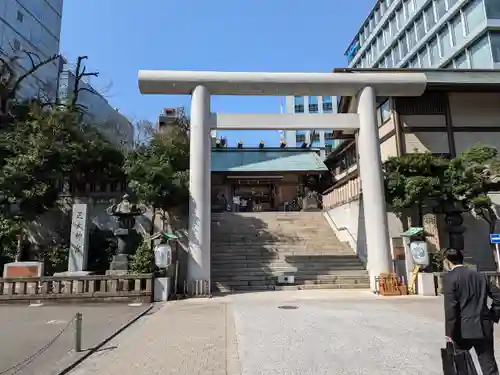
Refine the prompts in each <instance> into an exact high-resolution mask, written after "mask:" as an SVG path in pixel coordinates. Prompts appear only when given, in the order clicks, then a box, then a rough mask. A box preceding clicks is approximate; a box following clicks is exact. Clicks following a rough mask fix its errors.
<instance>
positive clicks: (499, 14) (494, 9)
mask: <svg viewBox="0 0 500 375" xmlns="http://www.w3.org/2000/svg"><path fill="white" fill-rule="evenodd" d="M484 5H485V7H486V16H487V17H488V19H490V20H500V1H499V0H484Z"/></svg>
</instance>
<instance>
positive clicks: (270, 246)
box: [210, 242, 355, 255]
mask: <svg viewBox="0 0 500 375" xmlns="http://www.w3.org/2000/svg"><path fill="white" fill-rule="evenodd" d="M210 248H211V250H212V252H217V251H220V252H226V251H250V252H251V251H259V250H260V251H264V250H267V251H283V250H289V251H297V250H314V249H337V250H342V249H349V251H350V252H351V254H353V255H355V254H354V252H353V250H352V249H351V248H348V247H347V246H346V245H345V244H342V243H335V242H334V243H332V242H330V243H315V242H302V243H293V242H267V243H265V242H249V243H241V242H227V243H224V242H212V243H211V244H210Z"/></svg>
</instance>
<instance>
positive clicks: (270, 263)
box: [212, 257, 363, 267]
mask: <svg viewBox="0 0 500 375" xmlns="http://www.w3.org/2000/svg"><path fill="white" fill-rule="evenodd" d="M236 265H244V266H245V267H252V266H261V265H263V266H266V267H328V266H339V265H341V266H349V265H356V266H357V265H362V266H363V263H362V262H361V261H360V260H358V259H345V260H324V261H321V260H319V261H317V262H316V261H315V262H311V261H297V262H293V261H290V260H288V261H287V260H286V258H285V257H282V258H279V257H276V258H267V259H262V258H254V259H252V258H250V259H247V258H246V257H245V258H242V259H231V258H227V259H223V258H222V259H220V258H212V267H228V266H236Z"/></svg>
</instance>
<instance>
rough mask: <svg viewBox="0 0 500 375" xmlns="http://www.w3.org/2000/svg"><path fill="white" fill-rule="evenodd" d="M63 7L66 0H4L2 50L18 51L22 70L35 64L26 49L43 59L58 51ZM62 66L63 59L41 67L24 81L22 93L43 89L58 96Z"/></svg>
mask: <svg viewBox="0 0 500 375" xmlns="http://www.w3.org/2000/svg"><path fill="white" fill-rule="evenodd" d="M62 11H63V0H2V1H1V2H0V53H1V54H3V55H7V56H12V55H15V54H18V55H19V56H20V57H21V59H20V60H19V62H20V66H19V67H18V68H19V69H20V70H21V69H24V70H26V69H30V68H31V67H32V63H31V61H30V59H29V58H28V56H27V54H26V53H25V52H30V53H33V56H37V57H39V58H40V60H42V61H43V60H47V59H48V58H50V57H51V56H54V55H56V54H58V53H59V38H60V34H61V17H62ZM36 60H37V58H36V57H35V61H36ZM59 70H60V66H59V60H54V61H53V62H51V63H49V64H47V65H45V66H43V67H41V68H40V69H38V70H37V71H36V72H35V74H33V75H32V76H30V77H29V78H27V79H26V80H25V81H24V82H23V84H22V88H21V91H20V92H19V94H20V95H21V96H33V95H37V94H39V93H40V90H42V92H43V94H45V95H47V96H49V97H51V98H54V97H55V95H56V93H57V86H58V84H57V80H58V76H59Z"/></svg>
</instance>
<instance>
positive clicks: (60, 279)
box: [0, 274, 153, 303]
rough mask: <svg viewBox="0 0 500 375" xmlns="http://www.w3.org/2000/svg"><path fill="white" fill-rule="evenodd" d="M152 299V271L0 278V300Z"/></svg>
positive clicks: (148, 300) (146, 300)
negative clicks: (148, 272) (116, 274)
mask: <svg viewBox="0 0 500 375" xmlns="http://www.w3.org/2000/svg"><path fill="white" fill-rule="evenodd" d="M152 299H153V275H152V274H136V275H134V274H129V275H120V276H114V275H113V276H111V275H109V276H108V275H91V276H57V277H56V276H49V277H28V278H9V279H0V303H2V302H14V301H27V302H29V301H46V300H52V301H60V302H63V301H70V300H74V301H81V302H84V301H88V302H91V301H92V302H99V301H124V300H125V301H134V302H139V301H140V302H151V301H152Z"/></svg>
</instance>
